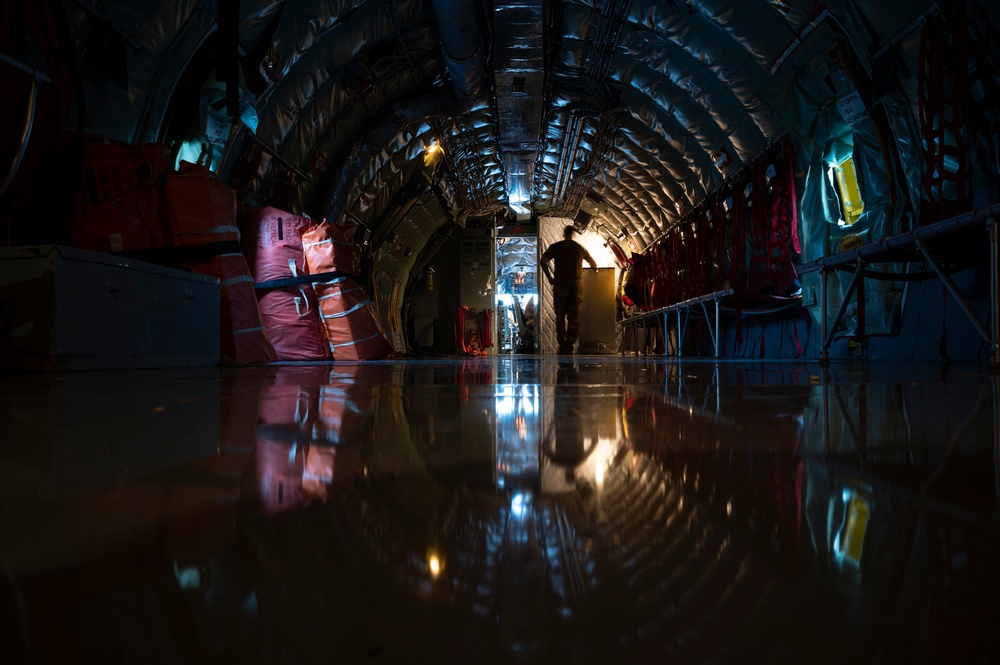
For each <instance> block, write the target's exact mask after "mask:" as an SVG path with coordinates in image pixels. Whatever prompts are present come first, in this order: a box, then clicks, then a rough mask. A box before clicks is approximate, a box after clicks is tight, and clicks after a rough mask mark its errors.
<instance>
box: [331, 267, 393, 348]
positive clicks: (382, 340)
mask: <svg viewBox="0 0 1000 665" xmlns="http://www.w3.org/2000/svg"><path fill="white" fill-rule="evenodd" d="M315 289H316V297H317V300H318V302H319V312H320V317H321V318H322V320H323V325H324V326H325V328H326V339H327V341H328V342H329V344H330V353H332V354H333V358H334V360H378V359H380V358H385V357H386V356H388V355H389V354H390V353H392V351H393V348H392V344H390V343H389V340H388V338H386V336H385V331H384V330H382V324H381V323H379V319H378V313H377V312H376V311H375V303H374V302H372V301H371V300H370V299H369V298H368V295H367V294H366V293H365V290H364V289H362V288H361V285H360V284H358V283H357V282H355V281H354V280H353V279H350V278H348V277H338V278H336V279H333V280H331V281H329V282H321V283H318V284H316V285H315Z"/></svg>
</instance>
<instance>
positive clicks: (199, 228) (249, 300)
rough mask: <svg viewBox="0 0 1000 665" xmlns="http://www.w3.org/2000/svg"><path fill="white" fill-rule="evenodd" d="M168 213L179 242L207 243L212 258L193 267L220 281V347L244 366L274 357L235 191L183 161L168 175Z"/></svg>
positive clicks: (166, 190)
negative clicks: (242, 246)
mask: <svg viewBox="0 0 1000 665" xmlns="http://www.w3.org/2000/svg"><path fill="white" fill-rule="evenodd" d="M164 191H165V192H166V199H167V213H168V214H167V218H168V222H169V225H170V231H171V236H172V238H173V242H174V245H175V246H182V247H185V246H186V247H197V248H205V249H206V250H208V253H209V254H211V255H212V256H211V258H210V259H208V260H196V261H192V263H191V265H190V266H189V268H190V270H191V271H192V272H196V273H199V274H202V275H211V276H213V277H218V278H219V280H220V285H219V286H220V310H221V317H220V318H221V322H222V327H221V335H220V340H221V352H222V356H223V359H224V360H228V361H230V362H235V363H237V364H240V365H251V364H256V363H268V362H273V361H274V360H275V359H276V356H275V353H274V347H273V346H272V344H271V341H270V340H269V339H268V337H267V334H266V333H265V332H264V323H263V322H262V321H261V317H260V310H259V309H258V307H257V296H256V294H255V293H254V288H253V277H252V276H251V275H250V268H249V266H247V262H246V259H245V258H244V257H243V252H242V250H241V249H240V244H239V230H238V229H237V228H236V192H235V191H233V188H232V187H229V186H228V185H226V184H225V183H224V182H222V181H221V180H219V178H217V177H216V176H215V174H214V173H212V172H211V171H210V170H208V169H206V168H204V167H202V166H197V165H195V164H189V163H187V162H181V168H180V170H179V171H178V172H177V173H175V174H171V175H168V176H167V177H166V178H165V179H164Z"/></svg>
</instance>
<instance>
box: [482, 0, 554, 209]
mask: <svg viewBox="0 0 1000 665" xmlns="http://www.w3.org/2000/svg"><path fill="white" fill-rule="evenodd" d="M544 18H545V14H544V9H543V3H542V0H505V1H503V2H496V3H494V5H493V77H494V80H495V82H496V90H497V130H498V133H499V135H500V152H501V154H502V156H503V162H504V171H505V173H506V183H505V184H506V187H507V195H508V196H509V198H510V204H511V205H512V206H514V205H517V206H521V207H522V208H524V207H526V206H530V204H531V195H532V192H533V191H534V183H533V179H534V167H535V163H536V162H537V161H538V150H539V138H540V136H541V126H542V114H543V110H542V102H543V99H542V95H541V94H539V91H541V90H543V89H544V88H545V20H544Z"/></svg>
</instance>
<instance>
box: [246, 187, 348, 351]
mask: <svg viewBox="0 0 1000 665" xmlns="http://www.w3.org/2000/svg"><path fill="white" fill-rule="evenodd" d="M312 224H313V221H312V220H311V219H309V218H308V217H300V216H298V215H292V214H290V213H287V212H284V211H282V210H278V209H277V208H271V207H265V208H249V209H247V210H245V211H244V213H243V214H242V215H241V217H240V229H241V230H242V236H243V253H244V255H245V256H246V258H247V262H248V263H249V265H250V272H251V274H252V275H253V278H254V281H255V282H256V283H257V287H256V292H257V304H258V307H259V309H260V316H261V320H262V321H263V323H264V329H265V331H266V332H267V336H268V338H269V339H270V340H271V343H272V344H273V345H274V351H275V354H276V355H277V358H278V360H329V358H330V353H329V349H328V347H327V342H326V335H325V333H324V332H323V323H322V321H321V320H320V317H319V310H318V309H317V306H316V296H315V293H314V292H313V287H312V285H311V284H308V283H303V284H296V285H294V286H285V287H273V288H261V284H262V283H265V282H269V281H273V280H283V279H287V278H289V277H298V276H300V275H301V274H303V273H305V272H306V267H305V259H304V257H303V254H302V232H303V231H305V230H306V229H308V228H309V227H310V226H312Z"/></svg>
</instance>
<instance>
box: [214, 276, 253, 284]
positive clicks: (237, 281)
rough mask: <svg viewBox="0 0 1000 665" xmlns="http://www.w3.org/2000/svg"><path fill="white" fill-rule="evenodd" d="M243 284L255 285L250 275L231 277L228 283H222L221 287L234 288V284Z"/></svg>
mask: <svg viewBox="0 0 1000 665" xmlns="http://www.w3.org/2000/svg"><path fill="white" fill-rule="evenodd" d="M241 282H250V283H251V284H253V277H251V276H250V275H237V276H236V277H230V278H229V279H227V280H226V281H224V282H222V284H221V286H232V285H233V284H240V283H241Z"/></svg>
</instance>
